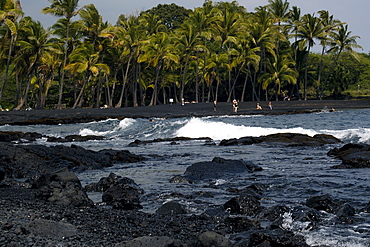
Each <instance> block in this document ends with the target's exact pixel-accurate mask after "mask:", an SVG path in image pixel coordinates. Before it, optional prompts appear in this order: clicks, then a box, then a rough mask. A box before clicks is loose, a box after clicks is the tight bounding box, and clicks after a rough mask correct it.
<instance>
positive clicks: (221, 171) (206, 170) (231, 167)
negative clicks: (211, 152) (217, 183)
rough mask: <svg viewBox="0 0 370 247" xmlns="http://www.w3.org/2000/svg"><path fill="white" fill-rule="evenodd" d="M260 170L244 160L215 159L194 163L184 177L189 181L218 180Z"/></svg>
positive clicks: (187, 169)
mask: <svg viewBox="0 0 370 247" xmlns="http://www.w3.org/2000/svg"><path fill="white" fill-rule="evenodd" d="M260 170H262V168H260V167H258V166H256V165H254V164H253V163H252V162H250V161H244V160H229V159H223V158H219V157H215V158H214V159H213V160H212V161H209V162H207V161H206V162H198V163H195V164H193V165H191V166H189V167H188V168H186V171H185V175H184V176H185V177H186V178H188V179H190V180H191V181H199V180H207V179H218V178H224V177H227V176H228V175H231V174H233V175H235V174H241V173H244V172H254V171H260Z"/></svg>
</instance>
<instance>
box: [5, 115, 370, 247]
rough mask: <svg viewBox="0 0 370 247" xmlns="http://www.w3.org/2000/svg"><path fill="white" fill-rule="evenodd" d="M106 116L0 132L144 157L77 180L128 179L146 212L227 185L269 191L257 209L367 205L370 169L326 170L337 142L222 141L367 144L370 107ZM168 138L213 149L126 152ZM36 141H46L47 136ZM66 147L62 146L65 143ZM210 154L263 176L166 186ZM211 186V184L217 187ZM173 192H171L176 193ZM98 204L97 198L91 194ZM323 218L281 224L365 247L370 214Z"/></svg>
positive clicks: (208, 199)
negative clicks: (311, 224) (310, 225)
mask: <svg viewBox="0 0 370 247" xmlns="http://www.w3.org/2000/svg"><path fill="white" fill-rule="evenodd" d="M154 120H155V121H154V122H151V121H149V120H148V119H130V118H127V119H124V120H117V119H108V120H105V121H99V122H91V123H83V124H71V125H56V126H47V125H36V126H8V125H7V126H0V130H2V131H5V130H9V131H11V130H18V131H23V132H32V131H34V132H38V133H41V134H44V135H48V136H57V137H64V136H67V135H71V134H80V135H101V136H105V137H107V140H103V141H89V142H82V143H78V145H80V146H83V147H84V148H87V149H91V150H101V149H109V148H111V149H124V150H129V151H131V152H132V153H135V154H142V155H145V156H146V157H148V160H147V161H143V162H140V163H134V164H116V165H115V166H113V167H110V168H105V169H103V170H93V171H86V172H83V173H80V174H77V175H78V176H79V178H80V179H81V181H82V183H83V184H84V185H85V184H89V183H91V182H97V181H98V180H99V179H100V178H101V177H104V176H108V175H109V173H111V172H114V173H116V174H118V175H121V176H124V177H129V178H132V179H133V180H134V181H135V182H136V183H137V184H138V185H139V186H140V187H142V188H143V189H144V190H145V195H144V197H143V198H142V205H143V207H144V209H143V211H146V212H154V211H155V210H156V209H157V208H158V207H159V206H160V205H161V204H163V203H164V202H166V201H169V200H174V201H178V202H180V203H182V204H183V205H185V206H186V208H187V210H188V211H189V213H195V214H198V213H202V212H203V211H204V210H205V209H206V208H208V207H212V206H215V205H222V204H224V203H225V202H226V201H227V200H228V199H229V198H231V197H233V196H235V195H233V194H230V193H229V192H227V191H226V188H229V187H233V188H244V187H246V186H248V185H250V184H251V183H261V184H264V185H266V186H267V189H266V191H264V194H263V195H262V197H263V198H262V201H261V203H262V205H263V206H265V207H271V206H274V205H279V204H283V205H287V206H289V207H291V208H294V207H298V206H300V205H302V204H304V203H305V201H306V199H307V198H309V197H311V196H316V195H322V194H329V195H330V196H331V197H332V198H334V199H340V200H343V201H345V202H348V203H349V204H350V205H352V206H353V207H355V208H356V209H361V208H363V207H364V206H365V205H366V204H367V203H368V202H369V201H370V183H369V176H370V169H352V170H336V169H331V168H330V167H331V166H333V165H337V164H340V161H339V160H337V159H334V158H333V157H329V156H327V152H328V151H329V150H330V149H332V148H334V147H341V146H342V145H343V144H339V145H326V146H323V147H289V148H288V147H285V146H279V145H277V146H269V145H264V144H258V145H249V146H231V147H221V146H218V145H217V144H218V143H219V142H220V141H221V140H223V139H230V138H239V137H244V136H261V135H268V134H274V133H286V132H290V133H302V134H307V135H310V136H313V135H315V134H330V135H333V136H335V137H337V138H339V139H341V140H342V141H343V142H344V143H349V142H352V143H366V144H370V109H361V110H347V111H336V112H321V113H312V114H299V115H278V116H263V115H253V116H235V115H233V116H218V117H203V118H175V119H154ZM173 137H191V138H198V137H209V138H212V140H213V143H214V144H215V145H206V144H209V143H206V141H205V140H191V141H181V142H178V143H177V145H171V144H170V143H169V142H158V143H151V144H146V145H141V146H138V147H128V146H127V145H128V144H129V143H131V142H133V141H134V140H136V139H138V140H142V141H143V140H153V139H157V138H173ZM38 143H40V144H44V145H56V143H47V142H46V140H45V139H42V140H39V141H38ZM70 144H71V143H63V145H70ZM214 157H222V158H227V159H243V160H249V161H252V162H253V163H254V164H256V165H259V166H261V167H262V168H263V171H261V172H256V173H248V174H238V175H236V176H235V177H232V178H227V179H217V180H214V181H205V182H204V183H199V184H193V185H187V184H171V183H169V180H170V179H171V177H173V176H174V175H182V174H183V173H184V171H185V170H186V168H187V167H188V166H190V165H191V164H193V163H195V162H199V161H211V160H212V159H213V158H214ZM215 185H216V186H215ZM174 192H175V195H176V196H175V195H174ZM90 196H91V198H92V199H93V200H94V201H95V202H97V203H99V202H100V201H101V194H99V193H92V194H90ZM333 218H334V216H333V215H330V214H328V215H327V218H325V219H324V221H323V222H321V223H320V227H319V228H318V229H315V230H306V227H307V224H306V223H302V222H295V221H294V220H293V219H292V217H291V214H290V213H286V214H285V215H284V227H285V228H286V229H289V230H292V231H295V232H297V233H299V234H302V235H304V236H305V238H306V242H307V244H309V245H311V246H355V247H358V246H370V214H366V213H358V214H357V215H356V218H357V219H358V220H357V221H356V222H355V223H353V224H336V223H335V221H334V219H333Z"/></svg>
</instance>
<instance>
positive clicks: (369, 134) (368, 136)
mask: <svg viewBox="0 0 370 247" xmlns="http://www.w3.org/2000/svg"><path fill="white" fill-rule="evenodd" d="M322 132H324V133H327V134H330V135H333V136H335V137H336V138H338V139H341V140H344V141H353V142H360V143H370V129H368V128H359V129H347V130H323V131H322Z"/></svg>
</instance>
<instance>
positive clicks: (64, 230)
mask: <svg viewBox="0 0 370 247" xmlns="http://www.w3.org/2000/svg"><path fill="white" fill-rule="evenodd" d="M23 228H24V231H25V232H27V233H30V234H33V235H36V236H40V237H45V238H68V237H72V236H75V235H77V234H78V230H77V228H76V227H75V226H73V225H71V224H68V223H64V222H56V221H51V220H44V219H36V220H34V221H32V222H31V223H29V224H26V225H25V226H24V227H23Z"/></svg>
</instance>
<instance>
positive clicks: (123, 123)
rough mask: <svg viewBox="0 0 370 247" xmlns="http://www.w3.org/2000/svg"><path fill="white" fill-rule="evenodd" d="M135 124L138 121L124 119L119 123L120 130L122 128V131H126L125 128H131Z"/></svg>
mask: <svg viewBox="0 0 370 247" xmlns="http://www.w3.org/2000/svg"><path fill="white" fill-rule="evenodd" d="M135 122H136V120H135V119H132V118H125V119H123V120H121V121H120V122H119V128H120V129H125V128H127V127H128V126H130V125H132V124H134V123H135Z"/></svg>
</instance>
